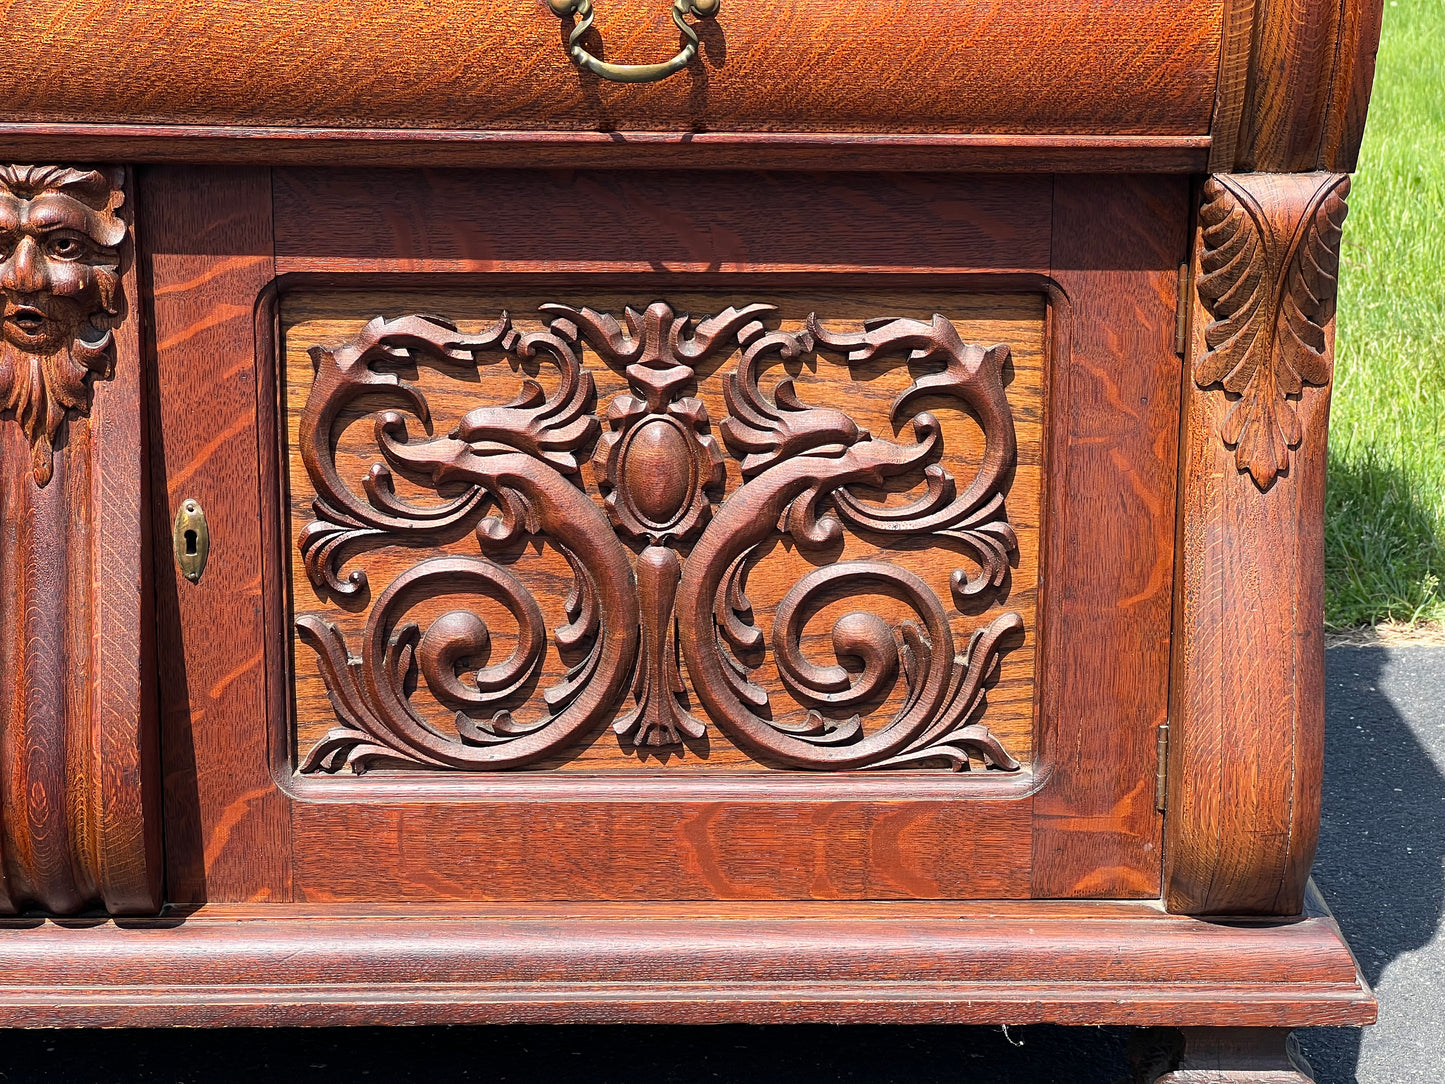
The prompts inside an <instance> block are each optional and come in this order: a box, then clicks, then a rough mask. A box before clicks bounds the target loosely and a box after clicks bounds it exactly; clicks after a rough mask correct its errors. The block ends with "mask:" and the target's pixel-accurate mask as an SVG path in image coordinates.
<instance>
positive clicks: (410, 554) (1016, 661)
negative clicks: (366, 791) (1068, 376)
mask: <svg viewBox="0 0 1445 1084" xmlns="http://www.w3.org/2000/svg"><path fill="white" fill-rule="evenodd" d="M436 314H440V315H436ZM689 314H691V315H689ZM1043 317H1044V303H1043V299H1042V297H1040V296H1032V295H1022V296H1019V295H1008V296H989V295H973V296H968V295H962V296H961V295H958V294H951V293H938V294H936V295H930V294H924V295H920V294H918V293H916V292H915V293H906V294H905V293H897V292H894V293H888V292H883V291H878V290H873V291H858V292H838V291H827V292H821V291H819V292H813V293H810V292H807V291H801V290H778V289H776V288H771V289H760V290H758V291H757V292H756V293H753V294H749V295H748V296H745V297H743V296H738V295H737V294H735V293H732V294H729V295H727V296H722V295H716V294H707V293H701V292H695V291H679V290H677V289H670V290H668V291H667V292H666V294H665V295H663V296H661V297H659V296H657V295H656V294H653V293H649V292H648V291H646V290H643V291H638V292H630V293H618V292H608V291H604V290H600V289H594V290H591V291H587V290H580V291H579V290H576V289H565V290H562V289H559V290H550V291H539V292H536V293H525V294H524V293H519V292H518V293H511V294H500V293H492V292H488V291H485V290H469V291H458V292H451V293H430V294H406V293H392V294H379V293H378V294H364V293H357V292H349V293H342V292H337V293H320V292H306V293H297V294H292V295H290V296H288V297H287V298H285V299H284V301H283V306H282V322H283V336H284V346H283V349H284V354H285V374H286V376H285V390H284V395H285V398H286V401H285V404H284V407H285V416H286V418H287V422H288V425H287V441H288V447H287V460H288V474H289V484H290V513H291V528H290V532H289V536H288V538H289V544H290V547H291V562H292V608H293V619H294V636H295V641H294V644H293V659H294V682H295V686H294V691H295V696H294V711H295V717H294V724H295V726H294V735H295V743H296V744H295V756H296V761H295V763H296V767H297V770H298V771H300V772H302V773H303V774H307V775H325V774H328V773H335V772H340V771H343V770H346V769H350V770H351V771H355V772H367V771H372V770H377V769H463V770H487V769H502V768H514V767H532V768H539V767H546V768H556V769H596V768H623V767H632V768H637V767H639V766H643V765H645V766H648V767H650V768H654V769H655V768H657V767H659V766H667V767H669V768H671V769H679V768H681V769H693V768H703V767H705V768H712V769H717V768H759V767H763V768H771V769H779V768H793V769H830V770H842V769H876V768H910V769H941V770H949V769H952V770H954V771H963V770H969V769H972V770H974V771H979V770H989V771H1003V772H1011V771H1016V770H1018V769H1019V767H1020V765H1021V764H1022V763H1025V762H1027V760H1028V759H1029V757H1030V755H1031V741H1032V719H1033V694H1032V688H1033V686H1032V672H1033V655H1034V641H1035V635H1036V630H1035V628H1034V613H1035V594H1036V583H1037V552H1038V518H1039V506H1040V501H1039V493H1040V471H1041V458H1042V448H1041V432H1042V427H1041V418H1040V412H1041V401H1042V392H1041V388H1042V381H1043V371H1042V370H1043V363H1042V358H1043Z"/></svg>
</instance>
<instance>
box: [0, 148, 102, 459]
mask: <svg viewBox="0 0 1445 1084" xmlns="http://www.w3.org/2000/svg"><path fill="white" fill-rule="evenodd" d="M122 198H123V196H122V193H121V189H120V184H119V178H118V177H110V176H107V175H106V174H104V173H101V172H98V171H93V170H75V169H67V168H65V167H60V166H8V167H5V168H3V169H0V294H3V305H4V308H3V313H0V405H3V406H4V407H5V408H8V409H11V410H13V411H14V412H15V417H16V419H17V420H18V421H19V423H20V425H21V427H22V428H23V429H24V430H25V433H26V435H27V436H28V437H29V439H30V444H31V452H32V458H33V460H34V467H35V480H36V482H37V483H38V484H40V485H44V484H46V483H47V482H48V481H49V480H50V476H51V471H52V447H53V444H54V441H55V438H56V435H57V434H58V433H59V430H60V425H61V423H62V422H63V421H64V418H65V413H66V411H67V410H72V409H73V410H78V411H80V412H82V413H85V412H86V411H87V408H88V397H87V389H86V384H85V381H86V377H87V376H88V375H89V374H91V373H104V372H106V371H107V370H108V368H109V365H110V346H111V331H110V329H111V327H112V325H113V324H114V322H115V321H116V318H117V317H118V316H119V313H120V303H121V293H120V281H121V280H120V253H119V249H118V246H119V245H120V243H121V242H122V241H123V240H124V239H125V230H126V227H125V223H124V222H122V221H121V219H120V218H119V217H118V215H117V213H116V212H117V210H118V208H119V206H120V203H121V200H122Z"/></svg>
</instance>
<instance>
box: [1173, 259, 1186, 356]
mask: <svg viewBox="0 0 1445 1084" xmlns="http://www.w3.org/2000/svg"><path fill="white" fill-rule="evenodd" d="M1188 347H1189V265H1188V264H1187V263H1182V264H1180V265H1179V298H1178V303H1177V305H1176V306H1175V309H1174V352H1175V353H1176V354H1178V355H1179V356H1180V357H1181V358H1182V357H1184V352H1185V350H1187V349H1188Z"/></svg>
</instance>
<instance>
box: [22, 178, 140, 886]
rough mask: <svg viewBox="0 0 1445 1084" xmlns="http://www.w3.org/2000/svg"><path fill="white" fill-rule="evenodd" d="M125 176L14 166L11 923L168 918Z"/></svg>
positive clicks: (137, 345) (134, 294)
mask: <svg viewBox="0 0 1445 1084" xmlns="http://www.w3.org/2000/svg"><path fill="white" fill-rule="evenodd" d="M129 223H130V208H129V207H128V206H127V203H126V185H125V174H124V171H122V170H119V169H88V168H70V167H65V166H26V165H7V166H0V292H3V296H4V314H3V321H0V404H3V407H4V415H3V418H0V530H3V532H4V536H3V540H0V703H3V710H0V723H3V728H4V729H3V733H0V872H3V879H0V912H4V913H10V914H13V913H19V912H26V911H31V912H49V913H53V914H74V913H77V912H82V911H90V910H96V909H104V910H108V911H111V912H114V913H131V914H133V913H143V912H148V911H154V910H156V909H157V907H158V906H159V904H160V880H161V874H160V868H161V859H160V838H159V825H158V821H157V816H156V804H157V802H156V800H157V783H158V780H157V778H156V775H157V765H156V759H155V755H156V748H155V737H154V733H153V729H152V728H153V719H152V715H153V712H152V710H151V702H152V695H153V679H152V676H151V674H152V670H153V666H152V658H151V652H152V646H151V645H152V643H153V640H152V635H151V621H150V585H149V582H148V573H147V567H148V560H147V555H148V551H149V546H148V538H147V537H146V532H145V522H146V520H145V515H144V510H145V489H144V483H145V474H144V472H143V470H142V464H143V449H144V441H143V432H144V399H143V381H142V379H141V368H140V335H139V330H138V328H139V321H138V319H137V318H136V315H135V305H136V300H135V299H136V298H137V291H136V284H135V272H134V258H133V245H132V244H131V242H130V237H129V233H130V227H129Z"/></svg>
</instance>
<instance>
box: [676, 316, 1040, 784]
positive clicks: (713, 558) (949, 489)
mask: <svg viewBox="0 0 1445 1084" xmlns="http://www.w3.org/2000/svg"><path fill="white" fill-rule="evenodd" d="M739 338H740V340H741V341H742V342H743V344H744V347H745V350H744V354H743V358H742V361H741V363H740V364H739V366H738V369H737V372H735V373H733V374H730V375H729V376H728V377H727V378H726V380H725V383H724V393H725V396H726V401H727V404H728V410H729V414H730V416H729V418H728V420H727V421H726V422H724V423H723V426H722V431H723V438H724V440H725V441H726V442H727V444H728V447H729V449H730V450H731V451H732V452H733V453H734V455H737V456H738V457H739V458H740V459H741V461H742V469H743V473H744V475H745V476H748V475H752V478H751V480H750V481H748V482H747V484H745V485H744V486H743V487H742V488H741V489H739V490H738V491H737V492H736V493H734V494H733V495H732V496H731V497H729V498H728V500H727V501H726V502H725V503H724V504H723V506H722V508H721V509H720V510H719V511H718V513H717V514H716V515H715V516H714V518H713V521H712V524H711V525H710V526H709V527H708V529H707V530H706V531H705V532H704V533H703V535H702V537H701V538H700V539H699V540H698V542H697V545H696V546H694V548H693V551H692V553H691V555H690V556H689V557H688V561H687V566H686V568H685V569H684V570H683V576H682V582H681V586H680V589H679V596H678V615H679V619H680V622H681V626H682V637H681V642H682V648H683V653H684V657H685V659H686V661H687V667H688V671H689V673H691V674H692V675H693V679H694V683H695V686H696V688H697V692H698V696H699V698H700V699H701V700H702V701H703V703H704V705H705V706H706V707H707V709H708V714H709V715H710V716H711V717H712V718H714V719H716V720H718V721H719V725H722V726H725V727H726V729H727V732H728V734H729V735H730V736H731V737H733V738H734V739H735V740H736V741H738V742H739V744H741V745H743V746H744V747H746V748H747V749H749V751H751V752H753V753H754V754H755V755H760V756H766V757H770V758H772V759H775V760H779V761H781V762H783V763H785V764H788V765H791V766H793V767H799V768H833V769H843V768H863V767H883V766H901V765H903V764H905V763H907V764H921V763H925V762H927V761H928V760H939V759H942V760H947V761H949V762H950V763H951V764H952V765H953V766H954V767H959V768H961V767H964V766H966V765H967V763H968V758H967V756H966V755H964V756H963V757H962V758H959V757H957V756H950V755H949V754H948V753H947V752H944V750H945V749H948V750H951V751H953V752H954V753H956V752H957V751H958V750H959V749H961V748H965V747H967V748H973V749H977V750H979V751H980V752H981V753H982V754H983V756H984V759H985V760H986V761H987V762H991V763H993V764H995V765H997V766H998V767H1002V768H1006V769H1012V768H1016V767H1017V766H1018V765H1017V762H1016V761H1015V760H1014V759H1013V758H1012V757H1011V756H1009V755H1008V754H1007V753H1006V752H1005V751H1004V750H1003V748H1002V746H997V743H996V742H995V743H993V744H992V745H990V744H988V743H987V742H985V743H984V744H982V745H980V743H979V741H977V740H975V739H976V738H981V737H982V735H979V734H977V732H974V733H971V734H967V735H965V734H963V733H962V731H963V730H964V729H965V725H966V724H967V723H968V720H969V718H970V717H971V715H972V714H973V713H974V712H975V711H976V709H977V708H978V706H979V703H980V698H981V694H982V689H983V684H984V682H985V681H986V680H987V679H988V678H989V677H991V676H992V675H993V674H994V672H995V671H996V666H997V662H998V657H999V654H1000V653H1001V651H1002V650H1003V645H1002V643H1001V641H1003V639H1004V638H1005V635H1006V634H1007V633H1009V632H1012V631H1015V630H1021V629H1022V625H1023V621H1022V618H1021V617H1019V615H1017V614H1014V613H1009V614H1005V615H1004V616H1002V617H1000V618H998V619H997V620H996V621H995V622H994V625H993V626H990V629H989V630H988V631H987V632H986V634H985V636H984V640H983V641H980V643H979V644H975V647H974V650H971V651H970V653H969V656H968V657H966V658H960V657H957V656H955V654H954V650H953V634H952V631H951V630H950V628H949V623H948V620H947V616H946V614H945V612H944V609H943V605H942V603H941V602H940V601H939V600H938V597H937V596H936V595H935V594H934V593H933V592H932V590H930V589H929V588H928V586H927V585H926V584H924V583H923V581H922V580H920V579H919V578H918V577H917V576H914V575H913V574H912V573H908V572H906V571H904V570H902V569H898V568H895V567H894V566H892V565H889V564H886V563H883V562H878V561H867V562H845V563H842V564H832V565H827V566H825V567H823V568H820V569H818V570H817V571H816V572H814V573H811V574H810V575H808V576H807V577H805V578H804V579H803V580H802V581H800V582H799V583H798V584H797V585H796V586H795V587H794V588H793V589H792V591H790V592H789V593H788V594H787V596H785V597H784V599H783V601H782V602H781V603H780V605H779V608H778V612H777V615H776V616H775V619H774V623H773V647H774V652H775V654H776V656H777V661H778V668H779V672H780V675H781V677H782V679H783V682H784V684H785V686H787V688H788V689H789V691H790V692H791V693H792V694H793V695H794V696H796V697H797V698H798V699H799V700H800V701H802V702H803V703H811V704H812V705H813V706H812V707H811V708H810V710H808V711H807V713H806V715H805V717H804V719H803V720H802V721H801V722H800V723H789V722H781V721H778V720H775V719H774V718H773V717H772V714H771V711H770V705H769V702H768V700H769V698H768V695H767V693H766V691H765V690H763V689H762V688H761V687H759V686H758V685H755V684H753V683H752V682H750V681H749V680H748V677H747V674H746V670H745V668H744V667H743V666H741V665H740V663H739V662H738V658H737V651H738V649H748V648H755V647H756V646H757V645H758V644H759V643H760V642H761V633H760V631H759V630H757V629H756V628H754V627H753V626H752V624H751V619H750V611H751V604H750V603H749V602H748V600H747V598H746V596H745V595H744V594H743V591H742V578H743V576H744V574H745V572H746V569H747V567H748V565H749V562H750V561H751V560H752V559H753V555H754V554H755V553H756V552H757V550H758V549H759V548H760V547H761V546H762V545H763V544H764V543H766V542H767V541H768V540H769V539H770V538H771V537H772V535H773V533H774V531H775V530H781V531H782V532H783V533H784V534H786V535H788V536H789V537H791V538H792V540H793V541H794V542H795V543H797V544H798V545H799V546H800V547H802V548H804V549H819V548H821V547H824V546H827V545H830V544H832V543H834V542H836V541H838V540H839V539H840V538H841V536H842V533H843V530H844V524H845V523H847V524H849V525H851V526H855V527H863V528H867V529H869V530H874V531H877V532H879V533H883V534H897V535H902V534H908V535H910V536H913V537H917V536H919V535H929V534H944V533H949V534H953V535H955V536H957V537H960V538H962V539H963V540H964V541H965V543H966V544H967V545H969V547H970V548H971V549H972V550H973V552H975V553H977V554H979V555H980V564H981V568H982V571H981V573H980V575H979V576H978V577H977V579H978V580H982V581H984V582H985V583H987V582H996V581H1001V579H1002V576H1003V574H1004V570H1006V569H1007V553H1008V551H1009V550H1011V549H1012V548H1013V547H1014V546H1015V545H1016V539H1015V535H1014V531H1013V528H1012V527H1011V526H1010V525H1009V524H1008V522H1007V519H1006V518H1005V517H1004V513H1003V492H1002V488H1001V487H1002V484H1003V481H1004V479H1005V478H1006V476H1007V475H1008V473H1009V471H1011V470H1012V468H1013V465H1014V462H1015V459H1016V457H1017V445H1016V438H1015V435H1014V428H1013V419H1012V416H1011V414H1010V413H1009V410H1008V405H1007V401H1006V399H1005V398H1004V393H1003V382H1002V373H1001V367H1002V364H1003V361H1004V360H1005V359H1006V358H1007V356H1008V348H1007V347H1005V346H998V347H993V348H991V349H987V350H985V349H983V348H981V347H978V346H973V345H969V344H965V343H963V342H962V341H961V340H960V339H959V337H958V333H957V331H956V330H955V329H954V327H953V325H952V324H951V323H950V322H949V321H947V320H946V319H944V318H943V317H935V319H934V320H933V322H932V323H931V324H925V323H922V322H920V321H916V320H884V321H875V322H874V323H873V324H872V325H871V326H869V327H868V328H867V329H865V331H864V332H863V333H861V334H852V333H833V332H830V331H828V330H827V329H826V328H825V327H824V326H823V324H822V323H821V322H820V321H819V320H818V319H817V318H816V317H810V318H809V320H808V323H807V330H806V331H805V332H804V333H802V334H801V335H797V336H788V335H785V334H782V333H777V332H773V333H769V332H767V331H766V330H765V329H764V328H763V327H762V325H761V324H754V325H752V326H750V327H746V328H744V329H743V331H742V333H741V334H740V336H739ZM815 342H821V343H823V344H824V345H825V346H828V347H831V348H834V349H838V350H844V351H847V352H848V356H849V360H850V361H861V360H866V359H869V358H872V357H873V356H875V355H876V354H878V353H880V352H886V351H897V352H904V353H906V354H907V356H908V357H910V358H911V359H912V360H915V361H925V360H932V359H935V358H942V359H944V360H945V362H946V365H945V369H944V371H943V372H942V373H937V374H932V375H929V376H924V377H920V378H919V379H917V380H915V381H914V382H913V384H912V385H911V386H910V387H909V389H908V390H907V391H905V392H904V393H903V394H902V395H901V396H899V397H898V399H897V400H896V401H895V402H894V403H893V406H892V415H893V418H894V421H895V423H901V422H902V421H904V420H906V419H907V417H908V415H909V412H910V411H911V410H912V409H913V408H914V405H915V404H916V403H917V402H918V399H919V397H920V396H921V395H923V394H935V395H944V396H950V397H954V398H957V399H959V400H960V401H961V402H962V403H964V404H967V405H968V406H969V407H971V408H972V409H973V410H974V411H975V412H976V414H977V416H978V417H979V418H980V419H981V421H982V424H983V427H984V436H985V449H984V455H983V459H982V462H981V464H980V466H979V470H978V474H977V476H976V477H975V478H974V480H973V481H972V482H971V483H970V484H969V485H968V486H967V487H966V488H965V489H964V492H963V493H962V494H958V493H957V487H956V485H955V482H954V479H953V478H952V476H951V475H949V474H948V473H947V472H946V471H944V470H943V469H942V468H941V467H939V466H938V465H937V464H936V463H929V462H928V460H930V459H931V458H932V457H933V456H934V455H935V453H936V452H937V451H938V450H939V445H940V444H941V441H942V428H941V426H940V424H939V421H938V419H937V418H936V417H935V416H934V415H932V414H929V413H926V412H925V413H920V414H918V415H917V416H916V417H914V418H913V419H912V421H913V431H914V436H915V437H916V438H917V443H915V444H911V445H903V444H896V443H893V442H892V441H887V440H882V439H879V438H875V437H874V436H872V434H870V433H868V432H867V431H866V430H863V429H860V428H859V427H858V426H857V425H856V424H855V423H854V422H853V421H852V420H851V419H850V418H848V417H847V416H846V415H845V414H843V413H842V412H841V411H838V410H834V409H830V408H815V407H809V406H808V405H806V404H805V403H803V402H802V401H801V400H800V399H799V397H798V394H797V391H796V389H795V387H794V385H793V382H792V381H791V380H786V379H785V380H782V381H780V382H779V384H778V385H777V387H776V388H775V389H774V392H773V395H772V396H771V397H769V396H767V395H766V394H765V393H764V392H763V391H762V389H761V387H760V385H759V383H758V376H759V373H760V372H761V371H762V359H763V358H764V357H765V356H767V355H769V354H775V355H777V356H779V357H782V358H790V357H795V356H798V355H799V354H801V353H803V352H805V351H807V350H810V349H812V348H813V346H814V344H815ZM915 470H922V471H923V473H924V475H925V477H926V479H927V481H928V492H927V494H926V495H925V496H924V497H923V498H921V499H920V500H918V501H914V502H911V503H909V504H906V505H903V506H900V507H888V506H884V505H878V504H875V503H873V502H870V501H867V500H865V499H864V498H863V497H862V496H860V495H859V494H858V493H857V492H856V491H855V490H854V488H853V487H859V486H870V487H877V486H881V485H882V484H883V483H884V482H885V481H886V480H887V479H889V478H893V477H897V476H899V475H903V474H906V473H908V472H910V471H915ZM825 508H826V509H828V510H826V511H825ZM976 539H978V540H982V539H988V540H990V541H989V542H984V541H976ZM951 582H952V584H953V586H954V588H955V590H956V591H957V592H958V593H965V592H967V593H974V592H976V591H977V590H979V589H981V587H980V588H975V587H973V581H971V580H970V579H969V577H967V576H966V575H965V574H964V573H963V571H962V570H958V571H955V572H954V574H953V576H952V577H951ZM877 586H884V587H886V588H888V589H890V590H891V591H893V592H894V593H896V594H898V595H901V597H902V598H904V599H905V600H906V602H907V604H908V605H909V607H910V608H911V609H912V610H913V611H914V613H915V614H916V615H917V616H918V618H919V619H920V623H914V622H905V623H903V624H902V625H900V626H899V627H898V629H896V630H892V629H889V628H888V627H887V626H886V625H885V624H884V623H883V622H882V620H881V619H879V618H878V617H876V616H874V615H871V614H868V613H866V612H862V611H858V612H853V613H849V614H847V615H845V616H844V617H843V618H842V619H840V620H839V621H838V622H837V624H835V626H834V628H833V644H834V648H835V652H836V653H837V654H838V656H839V658H840V660H841V659H842V658H843V657H844V656H848V657H851V658H855V659H859V660H861V661H863V663H864V671H863V675H862V676H861V677H859V678H858V679H856V680H855V681H850V679H849V678H848V677H847V672H846V671H845V670H844V669H843V668H842V667H829V668H818V667H816V666H813V665H812V664H809V663H807V662H806V661H805V660H803V659H802V657H801V654H800V651H799V647H798V641H799V639H800V637H801V634H802V617H801V615H803V614H804V613H805V612H806V610H807V609H808V606H807V605H806V604H807V603H809V602H810V601H811V600H812V599H813V598H814V596H815V595H816V594H817V593H818V592H821V591H822V590H823V589H824V588H827V589H829V590H831V591H833V592H834V593H837V592H839V589H840V588H841V589H846V591H847V592H848V593H860V592H861V593H866V590H867V589H868V588H871V587H877ZM895 632H896V637H895ZM723 641H725V642H726V644H727V646H728V647H730V648H732V649H733V650H732V651H725V650H724V644H723ZM980 646H982V648H983V650H982V651H981V652H980V651H979V650H978V648H979V647H980ZM900 670H901V671H902V673H903V675H904V678H905V682H906V690H907V696H906V699H905V702H904V704H903V707H902V708H901V710H900V711H899V712H898V713H897V714H896V715H895V716H894V718H893V719H892V720H891V721H890V722H889V723H888V724H887V725H886V726H884V727H883V728H881V729H879V730H876V731H874V732H873V733H871V734H867V735H865V734H863V732H862V725H861V720H860V719H859V718H858V717H857V716H849V717H847V718H845V719H843V720H841V721H839V720H836V719H830V718H828V717H826V716H825V715H824V714H823V713H822V712H821V711H820V710H819V708H821V707H824V706H827V707H830V708H838V707H844V706H847V705H850V704H853V703H856V702H859V701H861V700H864V699H867V697H868V696H869V695H871V694H872V693H873V692H874V691H875V689H876V687H877V685H878V684H879V683H880V682H881V681H883V680H885V679H888V678H891V677H893V675H895V674H896V673H898V672H899V671H900ZM989 737H990V738H991V736H989ZM995 746H997V747H996V748H995ZM985 748H986V749H987V751H986V752H984V750H985ZM928 750H932V752H931V753H930V754H926V753H925V751H928Z"/></svg>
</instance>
